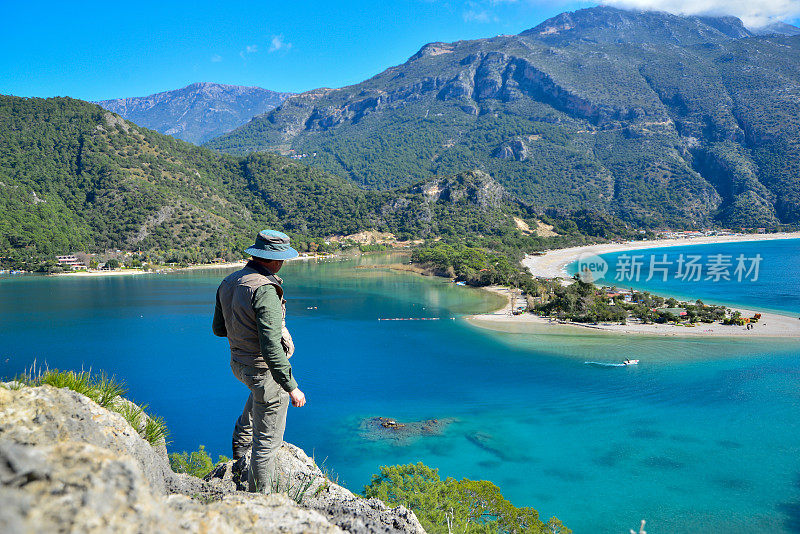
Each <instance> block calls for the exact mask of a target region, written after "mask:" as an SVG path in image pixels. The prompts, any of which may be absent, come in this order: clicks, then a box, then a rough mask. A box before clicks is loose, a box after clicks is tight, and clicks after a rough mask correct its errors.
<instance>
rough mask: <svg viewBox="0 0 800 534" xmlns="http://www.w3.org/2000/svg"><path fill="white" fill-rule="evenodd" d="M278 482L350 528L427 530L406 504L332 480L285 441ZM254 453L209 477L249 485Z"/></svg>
mask: <svg viewBox="0 0 800 534" xmlns="http://www.w3.org/2000/svg"><path fill="white" fill-rule="evenodd" d="M276 464H277V465H276V472H277V479H278V481H279V482H278V485H279V486H280V487H281V489H282V490H283V491H287V492H288V493H289V494H290V495H292V496H293V497H295V498H296V500H298V501H299V502H300V504H301V505H302V506H303V507H306V508H309V509H312V510H315V511H317V512H319V513H320V514H322V515H323V516H325V517H326V518H327V519H328V520H329V521H330V522H331V523H333V524H335V525H337V526H339V527H340V528H342V529H344V530H346V531H348V532H367V533H394V532H404V533H414V534H422V533H424V532H425V531H424V530H423V528H422V526H421V525H420V524H419V521H418V520H417V517H416V515H414V512H412V511H411V510H408V509H407V508H405V507H403V506H398V507H396V508H389V507H387V506H386V505H385V504H384V503H383V502H382V501H380V500H378V499H364V498H363V497H359V496H357V495H354V494H353V493H352V492H351V491H350V490H348V489H347V488H344V487H342V486H340V485H339V484H336V483H335V482H333V481H331V480H329V479H328V478H327V477H326V476H325V474H324V473H323V472H322V470H321V469H320V468H319V467H318V466H317V464H316V463H314V460H312V459H311V458H309V457H308V455H307V454H306V453H305V452H303V450H302V449H300V448H299V447H296V446H294V445H292V444H291V443H284V444H283V446H282V447H281V448H280V449H279V450H278V457H277V460H276ZM249 465H250V453H249V451H248V453H247V454H246V455H245V456H244V457H242V458H240V459H239V460H237V461H230V462H226V463H224V464H220V465H219V466H217V468H216V469H215V470H214V471H212V472H211V473H210V474H209V475H208V476H207V477H206V481H208V482H209V483H212V484H214V483H217V484H220V485H221V486H222V487H223V488H225V490H227V491H236V490H243V489H245V487H246V480H247V474H246V473H247V469H248V468H249Z"/></svg>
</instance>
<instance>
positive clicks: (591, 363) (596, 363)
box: [583, 362, 628, 367]
mask: <svg viewBox="0 0 800 534" xmlns="http://www.w3.org/2000/svg"><path fill="white" fill-rule="evenodd" d="M583 363H585V364H586V365H596V366H598V367H627V366H628V364H627V363H610V362H583Z"/></svg>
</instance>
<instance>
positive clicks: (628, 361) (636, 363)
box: [622, 360, 639, 365]
mask: <svg viewBox="0 0 800 534" xmlns="http://www.w3.org/2000/svg"><path fill="white" fill-rule="evenodd" d="M638 364H639V360H625V361H623V362H622V365H638Z"/></svg>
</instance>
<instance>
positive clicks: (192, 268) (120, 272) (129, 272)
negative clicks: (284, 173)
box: [52, 254, 330, 277]
mask: <svg viewBox="0 0 800 534" xmlns="http://www.w3.org/2000/svg"><path fill="white" fill-rule="evenodd" d="M329 257H330V256H324V255H316V254H314V255H312V254H308V255H300V256H298V257H296V258H291V259H290V260H286V261H304V260H316V259H322V258H329ZM245 263H247V260H240V261H231V262H227V263H203V264H201V265H189V266H188V267H162V268H159V269H157V270H155V271H143V270H141V269H117V270H114V271H71V272H67V273H56V274H53V275H52V276H79V277H92V276H128V275H136V274H165V273H174V272H178V271H199V270H203V269H234V268H241V267H244V265H245Z"/></svg>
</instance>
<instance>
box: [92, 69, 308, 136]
mask: <svg viewBox="0 0 800 534" xmlns="http://www.w3.org/2000/svg"><path fill="white" fill-rule="evenodd" d="M291 95H292V94H291V93H279V92H276V91H270V90H268V89H262V88H261V87H245V86H239V85H225V84H218V83H209V82H195V83H193V84H190V85H187V86H186V87H182V88H180V89H175V90H173V91H164V92H161V93H155V94H152V95H148V96H143V97H132V98H117V99H113V100H104V101H102V102H97V103H98V104H99V105H101V106H102V107H104V108H106V109H107V110H109V111H113V112H114V113H118V114H119V115H121V116H122V117H124V118H126V119H128V120H130V121H131V122H135V123H136V124H138V125H139V126H144V127H146V128H150V129H153V130H156V131H158V132H161V133H164V134H167V135H172V136H174V137H177V138H179V139H183V140H184V141H189V142H191V143H197V144H200V143H203V142H205V141H207V140H209V139H212V138H214V137H218V136H220V135H222V134H224V133H227V132H229V131H231V130H233V129H235V128H237V127H239V126H241V125H242V124H245V123H246V122H248V121H249V120H250V119H252V118H253V117H255V116H256V115H261V114H263V113H266V112H267V111H270V110H271V109H273V108H275V107H276V106H277V105H279V104H280V103H281V102H283V101H284V100H285V99H286V98H287V97H289V96H291Z"/></svg>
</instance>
